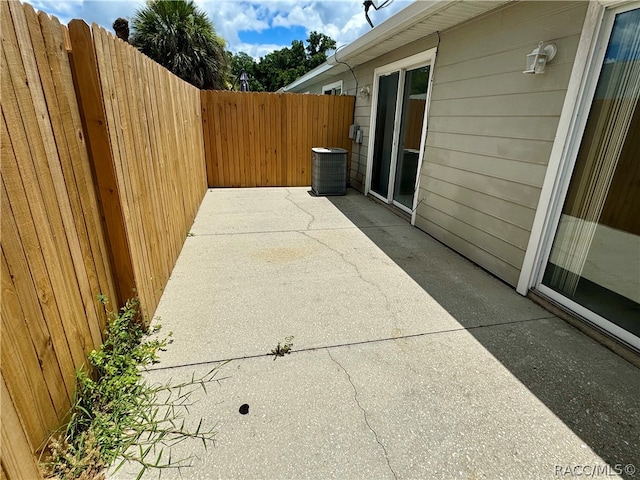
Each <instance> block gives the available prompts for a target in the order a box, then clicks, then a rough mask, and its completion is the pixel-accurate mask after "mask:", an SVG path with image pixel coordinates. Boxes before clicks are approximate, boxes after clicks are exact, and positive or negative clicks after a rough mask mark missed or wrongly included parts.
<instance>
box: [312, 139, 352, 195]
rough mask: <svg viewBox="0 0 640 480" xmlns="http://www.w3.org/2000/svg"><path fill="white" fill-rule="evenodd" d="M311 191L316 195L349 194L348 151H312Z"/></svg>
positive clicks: (328, 149) (336, 149) (317, 149)
mask: <svg viewBox="0 0 640 480" xmlns="http://www.w3.org/2000/svg"><path fill="white" fill-rule="evenodd" d="M311 190H312V191H313V193H314V194H316V195H344V194H345V193H347V151H346V150H345V149H344V148H320V147H316V148H312V149H311Z"/></svg>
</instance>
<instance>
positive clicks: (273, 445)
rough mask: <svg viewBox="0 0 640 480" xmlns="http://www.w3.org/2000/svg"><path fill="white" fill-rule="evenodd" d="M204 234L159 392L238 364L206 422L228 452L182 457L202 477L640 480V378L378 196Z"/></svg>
mask: <svg viewBox="0 0 640 480" xmlns="http://www.w3.org/2000/svg"><path fill="white" fill-rule="evenodd" d="M192 232H193V233H194V234H195V236H193V237H189V238H187V241H186V243H185V246H184V248H183V251H182V254H181V256H180V258H179V260H178V263H177V265H176V267H175V269H174V272H173V274H172V276H171V279H170V281H169V284H168V286H167V288H166V290H165V293H164V295H163V298H162V301H161V303H160V306H159V308H158V312H157V315H158V316H160V317H161V319H162V324H163V327H164V330H165V331H169V330H172V331H173V332H174V336H175V342H174V343H173V344H172V345H171V346H170V347H169V349H168V351H167V352H164V353H163V355H162V357H161V363H160V364H159V365H158V366H157V367H156V368H155V369H154V370H153V371H151V372H149V374H148V378H149V380H150V381H158V382H165V381H166V380H167V379H168V378H174V379H176V380H179V379H181V378H189V377H190V376H191V375H192V374H193V373H194V372H195V373H196V374H198V373H204V372H206V371H207V370H208V369H210V368H211V367H212V366H215V365H216V364H217V362H219V361H221V360H225V359H232V361H231V362H230V363H228V364H226V365H225V366H224V367H223V369H222V372H221V374H222V375H224V376H229V378H227V379H225V380H223V381H222V382H221V383H220V385H214V386H213V387H212V388H210V389H209V394H208V395H200V394H198V397H199V398H198V399H199V400H200V402H199V403H198V404H196V405H195V406H194V407H193V408H192V410H191V413H190V416H189V421H191V422H197V421H198V419H199V418H200V417H203V418H205V420H206V421H207V422H208V423H209V424H215V423H217V424H218V429H219V434H218V436H217V442H216V447H215V448H212V449H209V450H207V451H206V452H205V451H204V450H203V449H202V445H201V444H197V443H189V442H185V443H183V444H180V445H179V446H176V447H174V450H173V454H174V458H175V457H180V456H181V455H182V456H188V455H189V454H195V455H198V456H199V457H200V459H199V460H197V461H196V462H195V463H194V466H193V467H191V468H190V469H187V470H183V471H182V478H239V479H252V478H260V479H261V478H270V479H273V478H341V479H342V478H349V479H350V478H354V479H356V478H363V479H364V478H367V479H369V478H396V479H398V478H402V479H405V478H442V479H449V478H487V479H494V478H508V479H510V478H513V479H528V478H531V479H538V478H566V475H560V474H559V473H560V472H563V471H564V472H566V469H567V468H573V469H574V470H573V471H574V472H577V471H578V470H576V468H577V469H580V468H581V467H585V466H587V467H589V466H591V467H593V466H598V467H596V468H598V469H602V468H605V467H608V468H609V469H608V470H606V472H607V473H611V474H612V475H611V476H609V477H607V478H615V477H616V476H617V470H616V467H617V465H621V466H622V467H624V466H626V465H633V466H634V467H636V468H637V467H640V454H639V453H638V452H640V444H639V439H640V401H639V400H638V389H639V387H640V373H639V371H638V369H637V368H636V367H634V366H633V365H631V364H629V363H628V362H626V361H625V360H623V359H622V358H620V357H618V356H617V355H616V354H614V353H613V352H611V351H609V350H607V349H606V348H605V347H603V346H601V345H600V344H598V343H596V342H595V341H593V340H592V339H590V338H588V337H586V336H585V335H583V334H582V333H580V332H579V331H577V330H575V329H574V328H572V327H570V326H569V325H568V324H566V323H565V322H564V321H562V320H560V319H558V318H556V317H554V316H553V315H551V314H550V313H549V312H547V311H546V310H544V309H542V308H540V307H539V306H537V305H535V304H534V303H533V302H531V301H530V300H528V299H526V298H523V297H521V296H519V295H518V294H517V293H516V292H515V291H513V289H512V288H511V287H509V286H507V285H505V284H503V283H502V282H501V281H499V280H497V279H495V278H494V277H492V276H491V275H489V274H487V273H486V272H484V271H483V270H481V269H479V268H478V267H476V266H474V265H473V264H471V263H470V262H468V261H467V260H465V259H463V258H461V257H460V256H458V255H457V254H455V253H454V252H452V251H451V250H449V249H448V248H446V247H444V246H443V245H441V244H440V243H438V242H436V241H435V240H433V239H431V238H430V237H429V236H428V235H426V234H424V233H423V232H421V231H419V230H418V229H416V228H414V227H412V226H410V225H409V224H408V222H407V221H406V220H404V219H403V218H401V217H399V216H398V215H396V214H394V213H393V212H391V211H389V210H388V209H387V208H385V207H383V206H380V205H378V204H377V203H375V202H373V201H372V200H370V199H368V198H366V197H363V196H361V195H359V194H357V193H356V192H353V191H349V193H348V195H346V196H345V197H331V198H324V197H312V196H310V195H309V194H308V188H289V189H279V188H274V189H243V190H212V191H209V192H208V193H207V195H206V197H205V200H204V202H203V204H202V207H201V209H200V212H199V214H198V217H197V219H196V222H195V223H194V226H193V228H192ZM289 335H293V336H294V337H295V338H294V341H293V342H294V351H293V353H291V354H290V355H287V356H285V357H283V358H279V359H277V360H276V361H274V360H273V357H272V356H268V355H267V353H268V352H269V350H271V349H272V348H274V347H275V345H276V343H277V342H278V341H282V340H283V339H284V338H285V337H286V336H289ZM245 403H246V404H249V406H250V410H249V414H247V415H241V414H240V413H239V412H238V408H239V407H240V405H242V404H245ZM134 471H135V470H134V469H125V470H121V471H120V472H118V474H117V475H116V476H115V477H114V478H129V477H130V476H131V475H132V474H133V473H134ZM599 471H601V470H599ZM629 471H630V470H629ZM629 471H627V473H625V472H621V473H622V475H621V476H622V477H623V478H634V476H633V475H630V474H629ZM636 475H637V474H636ZM155 476H157V474H154V473H150V474H148V478H155ZM162 476H163V478H180V477H179V474H178V472H176V471H165V472H163V474H162Z"/></svg>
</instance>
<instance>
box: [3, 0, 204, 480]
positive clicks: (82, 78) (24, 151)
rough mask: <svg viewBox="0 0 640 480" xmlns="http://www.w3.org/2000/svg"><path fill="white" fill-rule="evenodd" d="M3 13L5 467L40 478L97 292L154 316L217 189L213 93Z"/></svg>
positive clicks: (97, 35) (102, 39)
mask: <svg viewBox="0 0 640 480" xmlns="http://www.w3.org/2000/svg"><path fill="white" fill-rule="evenodd" d="M0 9H1V10H0V12H1V29H2V58H1V71H2V75H1V81H2V85H1V86H2V116H1V117H0V137H1V152H0V153H1V155H2V181H1V183H0V195H1V198H0V210H1V211H0V218H1V222H2V225H1V227H2V242H1V243H2V259H1V268H2V270H1V280H2V287H1V288H2V311H1V329H2V335H1V337H0V357H1V358H0V360H1V364H2V371H1V373H2V374H1V378H0V380H1V383H2V391H1V398H0V401H1V403H2V421H1V424H2V426H1V440H2V462H1V465H2V471H1V473H2V477H3V478H9V479H19V478H37V476H38V475H39V473H38V470H37V468H38V467H37V463H36V460H35V458H34V454H36V452H37V449H38V447H40V445H41V444H42V442H43V441H44V440H45V439H46V438H47V436H48V435H49V433H50V431H51V430H52V429H54V428H56V427H57V426H59V424H60V423H61V422H62V421H63V417H64V415H65V414H66V412H67V411H68V408H69V406H70V402H71V400H72V398H73V395H74V389H75V370H76V369H77V368H79V367H80V366H81V365H82V364H83V363H84V362H85V360H86V355H87V353H88V352H90V351H91V350H92V349H94V348H96V347H97V346H98V345H99V344H100V343H101V341H102V331H103V330H104V326H105V321H106V317H105V313H104V308H103V306H102V305H101V303H100V302H99V301H98V300H97V295H98V294H103V295H105V296H107V297H108V298H109V299H110V301H111V305H110V307H111V308H112V309H113V308H117V307H119V306H120V305H121V304H122V303H123V302H124V301H125V300H126V299H127V298H130V297H132V296H138V297H139V298H140V300H141V305H142V308H143V312H144V313H145V314H146V315H147V316H149V317H150V316H152V315H153V313H154V311H155V309H156V306H157V304H158V301H159V299H160V296H161V294H162V291H163V289H164V286H165V285H166V282H167V279H168V277H169V274H170V273H171V270H172V268H173V265H174V264H175V261H176V259H177V256H178V254H179V252H180V249H181V247H182V245H183V243H184V240H185V237H186V234H187V232H188V229H189V227H190V225H191V223H192V222H193V219H194V217H195V214H196V211H197V209H198V207H199V205H200V202H201V200H202V198H203V196H204V193H205V191H206V170H205V161H204V147H203V138H202V118H201V110H200V107H201V106H200V92H199V91H198V90H197V89H196V88H194V87H192V86H190V85H188V84H186V83H185V82H183V81H182V80H180V79H178V78H177V77H175V76H174V75H172V74H170V73H169V72H168V71H166V70H164V69H163V68H162V67H160V66H159V65H157V64H155V63H154V62H152V61H151V60H149V59H148V58H147V57H145V56H143V55H141V54H140V53H139V52H137V51H136V50H135V49H133V47H131V46H129V45H128V44H125V43H124V42H122V41H120V40H117V39H115V37H113V36H111V35H110V34H108V33H107V32H106V31H104V30H102V29H99V28H97V27H95V26H94V28H93V32H92V31H91V29H90V28H89V27H88V26H87V25H86V24H84V22H79V21H74V22H72V24H70V31H67V29H66V27H64V26H62V25H61V24H60V23H59V22H58V21H57V19H55V18H51V17H49V16H47V15H46V14H44V13H39V14H37V13H36V12H35V11H34V10H33V8H32V7H30V6H29V5H22V4H20V3H19V2H17V1H10V2H0ZM69 48H71V49H72V51H71V52H69V51H68V49H69ZM78 93H79V94H80V98H79V97H78V96H77V95H78Z"/></svg>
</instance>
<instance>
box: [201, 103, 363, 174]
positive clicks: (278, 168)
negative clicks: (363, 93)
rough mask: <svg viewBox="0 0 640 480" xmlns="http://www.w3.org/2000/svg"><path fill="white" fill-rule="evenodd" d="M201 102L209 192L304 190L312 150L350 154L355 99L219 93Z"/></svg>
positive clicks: (309, 168)
mask: <svg viewBox="0 0 640 480" xmlns="http://www.w3.org/2000/svg"><path fill="white" fill-rule="evenodd" d="M201 96H202V121H203V131H204V146H205V158H206V164H207V181H208V184H209V187H267V186H304V185H310V184H311V148H312V147H340V148H344V149H347V150H350V149H351V140H350V139H349V138H348V133H349V125H350V124H351V123H352V121H353V109H354V105H355V97H351V96H334V95H297V94H289V93H258V92H222V91H202V92H201ZM347 158H350V155H348V156H347Z"/></svg>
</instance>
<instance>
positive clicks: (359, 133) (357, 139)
mask: <svg viewBox="0 0 640 480" xmlns="http://www.w3.org/2000/svg"><path fill="white" fill-rule="evenodd" d="M356 143H362V130H358V131H357V132H356Z"/></svg>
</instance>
